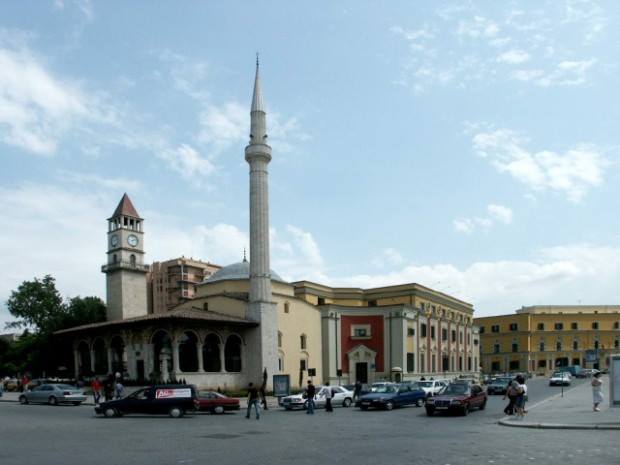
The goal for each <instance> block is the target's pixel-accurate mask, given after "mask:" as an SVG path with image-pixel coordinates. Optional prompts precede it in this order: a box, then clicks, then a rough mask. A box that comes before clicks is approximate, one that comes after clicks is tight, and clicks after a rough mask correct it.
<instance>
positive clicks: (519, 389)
mask: <svg viewBox="0 0 620 465" xmlns="http://www.w3.org/2000/svg"><path fill="white" fill-rule="evenodd" d="M513 388H514V391H515V393H516V399H515V410H516V412H517V418H518V419H519V420H523V416H524V415H525V392H526V390H527V386H525V378H524V377H523V376H521V375H518V376H517V377H516V378H515V379H514V381H513Z"/></svg>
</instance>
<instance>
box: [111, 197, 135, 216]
mask: <svg viewBox="0 0 620 465" xmlns="http://www.w3.org/2000/svg"><path fill="white" fill-rule="evenodd" d="M120 215H124V216H131V217H133V218H140V215H138V212H137V211H136V208H135V207H134V206H133V203H131V200H130V199H129V196H128V195H127V194H126V193H125V194H123V198H122V199H121V201H120V202H119V203H118V207H116V210H114V213H112V218H116V217H117V216H120Z"/></svg>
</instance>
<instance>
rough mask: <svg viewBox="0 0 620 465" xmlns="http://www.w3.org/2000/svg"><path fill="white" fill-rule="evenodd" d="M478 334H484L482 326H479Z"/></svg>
mask: <svg viewBox="0 0 620 465" xmlns="http://www.w3.org/2000/svg"><path fill="white" fill-rule="evenodd" d="M480 334H484V326H480Z"/></svg>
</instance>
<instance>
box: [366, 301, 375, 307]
mask: <svg viewBox="0 0 620 465" xmlns="http://www.w3.org/2000/svg"><path fill="white" fill-rule="evenodd" d="M368 306H369V307H376V306H377V301H376V300H369V301H368Z"/></svg>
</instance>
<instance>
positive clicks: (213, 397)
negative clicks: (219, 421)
mask: <svg viewBox="0 0 620 465" xmlns="http://www.w3.org/2000/svg"><path fill="white" fill-rule="evenodd" d="M198 403H199V404H200V408H199V410H203V411H205V410H206V411H207V412H211V413H224V412H228V411H231V410H239V399H235V398H234V397H227V396H225V395H224V394H220V393H219V392H214V391H200V392H198Z"/></svg>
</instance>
